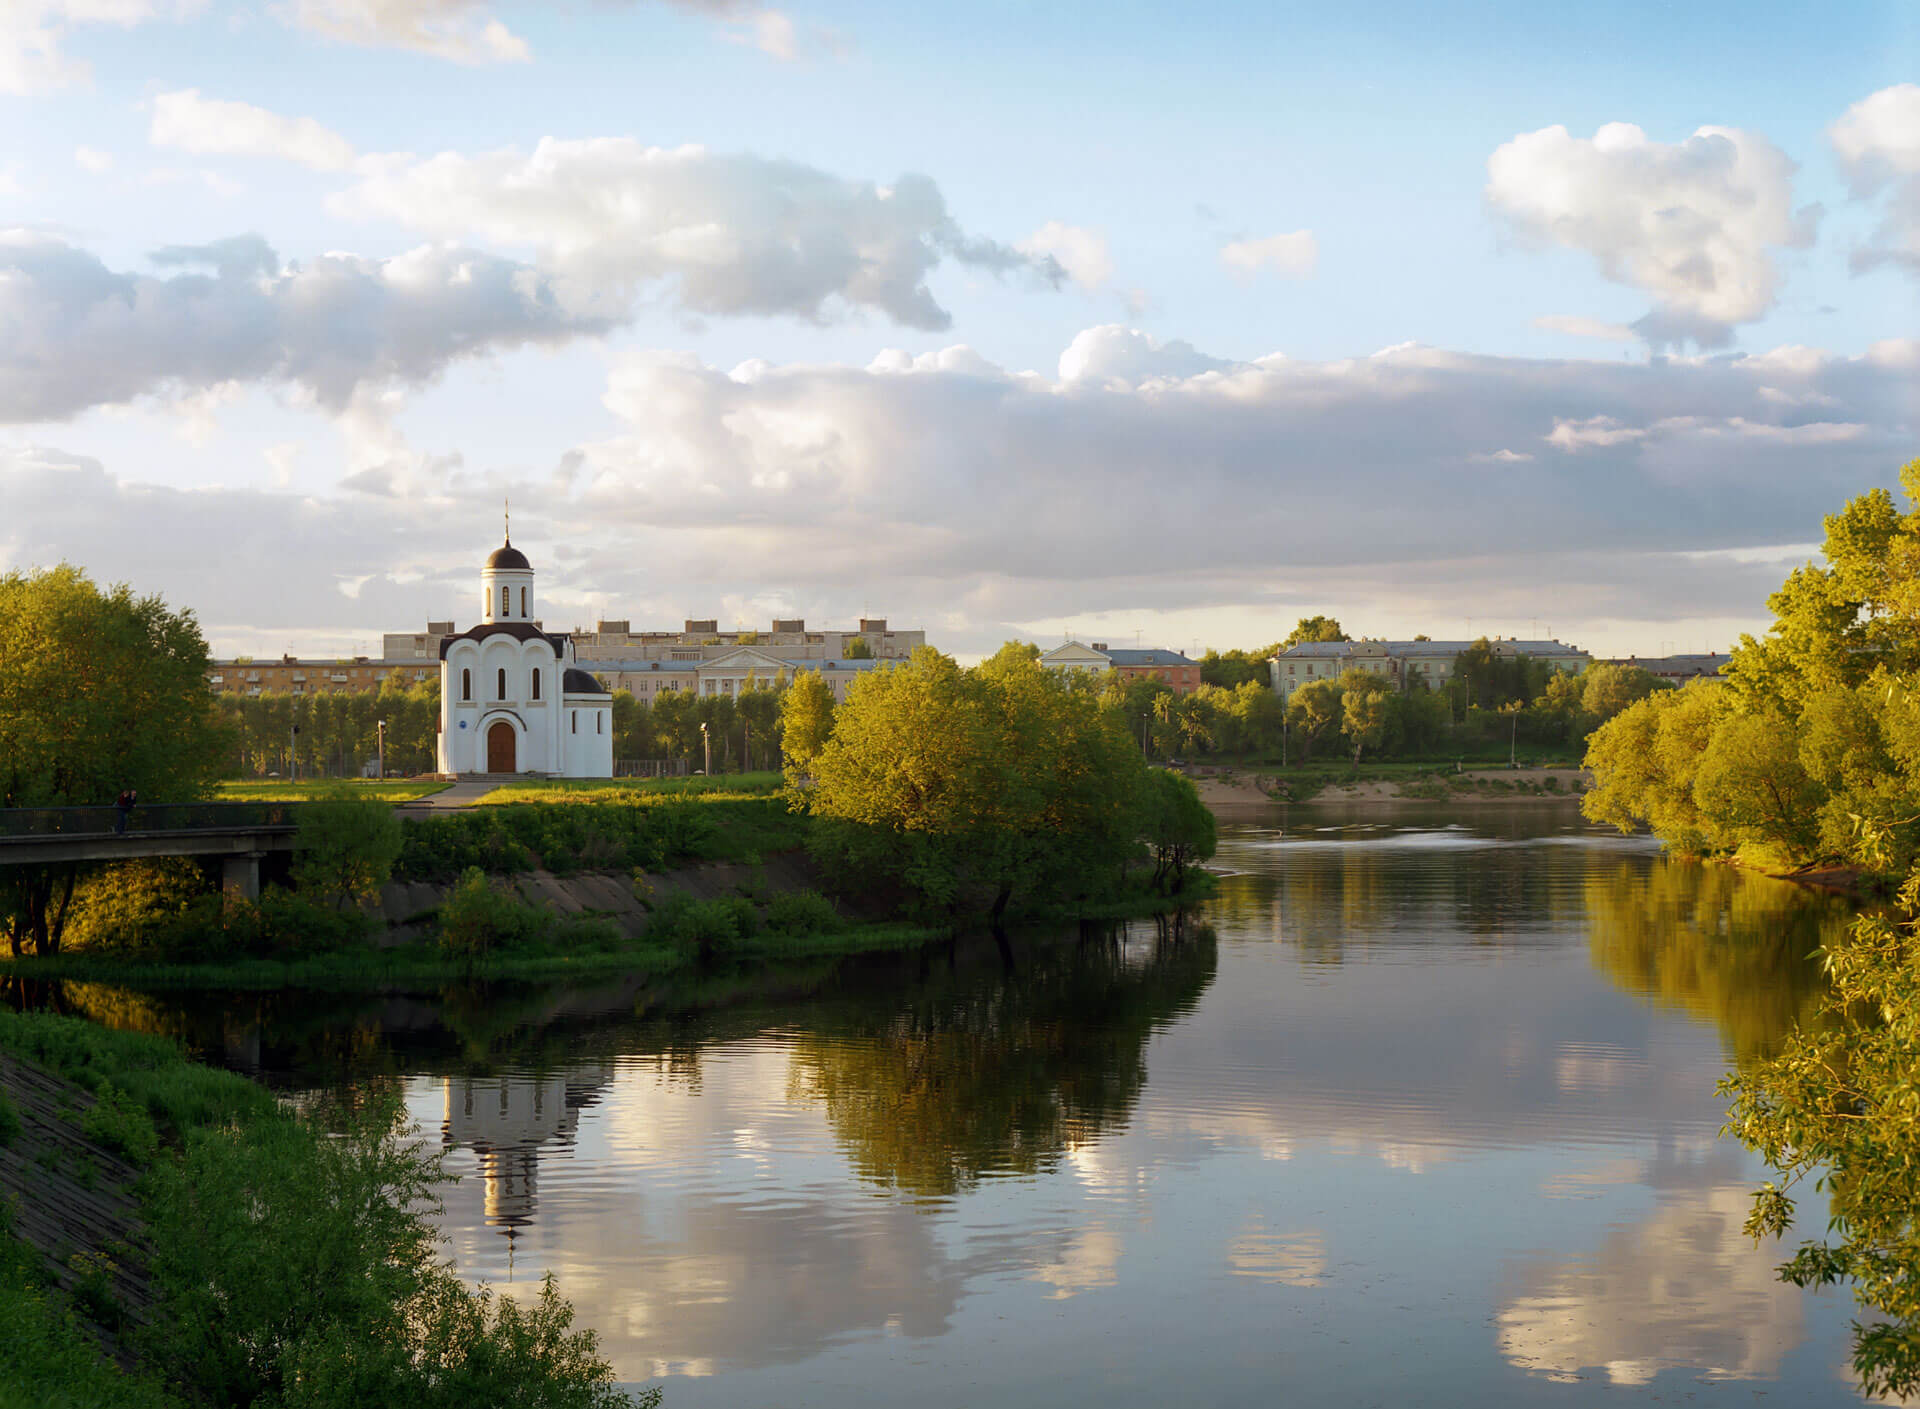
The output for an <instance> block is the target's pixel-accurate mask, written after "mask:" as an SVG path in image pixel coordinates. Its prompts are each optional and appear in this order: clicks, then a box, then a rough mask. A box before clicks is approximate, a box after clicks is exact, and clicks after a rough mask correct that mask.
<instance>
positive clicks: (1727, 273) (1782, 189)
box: [1486, 122, 1820, 347]
mask: <svg viewBox="0 0 1920 1409" xmlns="http://www.w3.org/2000/svg"><path fill="white" fill-rule="evenodd" d="M1794 170H1795V167H1794V163H1793V162H1791V161H1789V160H1788V159H1787V156H1786V154H1785V153H1783V152H1782V151H1781V150H1780V149H1779V148H1778V147H1776V146H1774V145H1773V144H1772V143H1771V142H1769V141H1768V140H1767V139H1766V138H1765V137H1762V136H1760V135H1758V134H1757V133H1752V132H1742V131H1739V130H1738V129H1735V128H1730V127H1702V128H1700V129H1699V130H1698V131H1697V132H1695V133H1694V134H1693V136H1691V137H1689V138H1687V139H1686V140H1685V141H1684V142H1678V143H1665V142H1654V141H1650V140H1649V139H1648V138H1647V135H1646V134H1645V133H1644V132H1642V131H1641V130H1640V129H1639V128H1638V127H1635V126H1633V125H1632V124H1631V123H1624V122H1613V123H1608V124H1606V125H1605V126H1603V127H1601V128H1600V129H1599V130H1598V131H1597V132H1596V133H1595V134H1594V135H1593V137H1591V138H1584V137H1573V136H1571V135H1569V134H1568V132H1567V129H1566V128H1564V127H1558V126H1556V127H1546V128H1542V129H1541V130H1540V131H1538V132H1527V133H1522V134H1521V135H1520V136H1518V137H1515V138H1514V139H1513V140H1512V141H1510V142H1507V143H1506V144H1504V145H1503V146H1501V147H1500V148H1498V149H1497V150H1496V151H1495V152H1494V153H1493V155H1492V156H1491V157H1489V158H1488V159H1487V186H1486V198H1487V202H1488V204H1489V205H1490V206H1491V208H1492V209H1493V210H1494V212H1495V213H1496V214H1498V215H1499V216H1501V217H1502V218H1503V219H1504V220H1505V221H1506V222H1507V223H1508V224H1509V225H1510V226H1511V227H1512V228H1513V229H1514V231H1515V232H1516V233H1518V234H1519V235H1520V236H1521V237H1523V238H1524V239H1526V240H1529V241H1532V242H1535V243H1538V244H1542V245H1549V244H1557V245H1564V246H1566V247H1567V248H1569V249H1577V250H1584V251H1585V252H1586V253H1588V254H1590V255H1592V256H1593V258H1594V260H1595V262H1596V263H1597V264H1598V265H1599V267H1600V272H1601V273H1602V274H1603V275H1604V276H1605V277H1606V278H1608V279H1610V280H1612V281H1614V282H1615V283H1621V284H1627V285H1630V286H1632V287H1634V288H1637V289H1641V290H1643V291H1645V292H1646V293H1648V294H1651V295H1652V296H1653V298H1654V300H1655V305H1654V308H1653V309H1652V311H1650V312H1649V313H1648V314H1647V316H1646V317H1644V318H1642V319H1641V320H1640V321H1639V322H1637V323H1636V324H1635V325H1634V328H1635V330H1636V331H1637V332H1639V333H1640V335H1641V336H1642V337H1644V338H1645V339H1646V340H1647V341H1649V342H1651V343H1655V344H1663V345H1677V344H1680V343H1682V342H1686V341H1692V342H1695V343H1697V344H1699V345H1700V346H1702V347H1715V346H1720V345H1723V344H1725V343H1726V342H1727V341H1729V339H1730V337H1731V329H1732V328H1733V327H1734V326H1735V325H1737V324H1741V323H1750V322H1753V321H1755V320H1756V319H1759V318H1762V317H1764V316H1765V315H1766V313H1767V312H1768V310H1770V309H1771V308H1772V307H1773V304H1774V300H1775V297H1776V294H1777V289H1778V283H1779V273H1778V271H1777V269H1776V268H1775V266H1774V260H1773V251H1774V250H1776V249H1780V248H1783V247H1803V246H1806V245H1808V244H1811V243H1812V240H1813V232H1814V228H1815V226H1816V225H1817V223H1818V220H1819V216H1820V210H1819V207H1817V206H1809V207H1806V208H1803V209H1801V210H1799V211H1797V212H1796V211H1795V210H1794V209H1793V174H1794Z"/></svg>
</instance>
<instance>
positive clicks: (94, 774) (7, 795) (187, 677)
mask: <svg viewBox="0 0 1920 1409" xmlns="http://www.w3.org/2000/svg"><path fill="white" fill-rule="evenodd" d="M231 754H232V749H231V745H230V742H229V739H228V736H227V733H226V730H225V729H224V728H223V727H222V724H221V720H220V717H219V715H218V713H217V712H216V711H215V709H214V704H213V696H212V693H211V691H210V690H209V687H208V685H207V643H206V640H205V638H204V637H202V636H201V634H200V627H199V624H198V623H197V622H196V621H195V620H194V617H193V613H192V612H190V611H182V612H172V611H169V610H168V609H167V606H166V603H164V602H163V601H161V599H160V598H159V597H136V596H134V594H133V591H132V589H131V588H128V587H126V586H124V585H122V586H118V587H114V588H111V589H109V590H108V591H105V592H102V591H101V590H100V589H99V588H98V587H96V586H94V584H93V583H92V581H90V580H89V579H88V578H87V576H86V574H85V573H83V572H81V571H80V570H79V569H78V568H74V567H70V566H67V565H64V564H63V565H62V566H60V567H57V568H50V569H47V570H45V571H35V572H30V573H22V572H12V573H8V574H7V575H6V576H4V577H0V806H6V807H70V806H96V807H97V806H104V805H106V804H108V803H111V802H112V801H113V800H114V798H115V797H116V796H117V795H118V794H119V793H120V792H121V791H122V790H123V789H128V788H131V789H133V790H135V791H136V792H138V793H139V795H140V799H141V801H142V802H190V801H193V800H195V799H198V798H201V797H204V796H206V794H207V792H208V791H209V790H210V789H211V787H212V785H213V782H214V780H215V779H216V778H217V777H218V776H219V774H220V770H221V767H222V764H223V762H224V760H226V759H227V758H229V757H231ZM76 875H77V868H76V867H75V866H74V865H72V864H66V865H57V866H8V867H4V868H0V925H4V927H5V930H6V934H7V939H8V942H9V944H10V945H11V947H12V951H13V953H14V954H16V955H18V954H20V953H22V952H24V951H27V950H31V951H32V952H34V953H36V954H54V953H58V952H59V949H60V941H61V936H62V934H63V933H64V931H65V928H66V919H67V910H68V907H69V905H70V903H71V901H72V898H73V887H74V881H75V877H76Z"/></svg>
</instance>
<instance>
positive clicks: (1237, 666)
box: [1200, 643, 1282, 690]
mask: <svg viewBox="0 0 1920 1409" xmlns="http://www.w3.org/2000/svg"><path fill="white" fill-rule="evenodd" d="M1281 649H1282V646H1281V644H1279V643H1275V644H1274V645H1271V646H1262V647H1260V648H1259V649H1258V650H1252V651H1242V650H1232V651H1226V652H1220V651H1216V650H1214V649H1213V648H1212V647H1208V648H1207V653H1206V654H1205V655H1203V656H1201V657H1200V681H1201V683H1202V684H1205V685H1218V686H1219V687H1220V688H1221V689H1223V690H1233V689H1237V688H1239V687H1240V686H1242V685H1246V684H1250V683H1256V682H1257V683H1259V684H1261V685H1265V684H1267V683H1268V679H1269V672H1268V670H1267V660H1268V659H1269V658H1270V657H1272V656H1275V655H1278V654H1279V653H1280V651H1281Z"/></svg>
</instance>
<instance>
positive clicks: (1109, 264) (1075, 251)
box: [1016, 220, 1113, 291]
mask: <svg viewBox="0 0 1920 1409" xmlns="http://www.w3.org/2000/svg"><path fill="white" fill-rule="evenodd" d="M1016 248H1017V249H1019V250H1020V251H1021V253H1023V254H1030V255H1033V256H1035V257H1036V258H1042V259H1044V258H1052V259H1053V260H1054V261H1055V262H1057V263H1058V264H1059V266H1060V267H1061V268H1062V269H1064V270H1066V272H1067V277H1068V278H1069V279H1071V280H1073V282H1074V283H1076V284H1078V285H1079V286H1080V287H1081V288H1083V289H1087V290H1089V291H1091V290H1095V289H1099V288H1101V287H1103V286H1104V285H1105V284H1106V282H1107V280H1108V279H1110V278H1112V277H1113V256H1112V255H1111V254H1110V253H1109V252H1108V250H1107V237H1106V236H1105V235H1104V234H1103V233H1101V232H1100V231H1098V230H1089V229H1087V228H1086V227H1085V226H1082V225H1066V224H1063V223H1061V222H1060V221H1058V220H1049V221H1048V222H1047V223H1046V224H1045V225H1042V226H1041V227H1040V228H1039V229H1038V230H1035V231H1034V232H1033V233H1032V234H1031V235H1029V236H1027V238H1026V239H1024V240H1022V241H1021V242H1020V243H1019V245H1018V246H1016Z"/></svg>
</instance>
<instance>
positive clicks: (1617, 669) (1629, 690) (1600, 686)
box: [1548, 661, 1667, 727]
mask: <svg viewBox="0 0 1920 1409" xmlns="http://www.w3.org/2000/svg"><path fill="white" fill-rule="evenodd" d="M1576 679H1577V680H1578V681H1579V682H1580V709H1581V712H1582V713H1584V714H1585V715H1586V716H1587V717H1588V718H1589V719H1590V720H1591V721H1592V724H1591V725H1590V726H1589V727H1598V726H1599V725H1602V724H1605V723H1606V722H1607V721H1608V720H1609V719H1611V718H1613V717H1614V715H1616V714H1618V713H1619V712H1620V711H1621V710H1623V709H1625V708H1626V707H1627V706H1628V705H1630V704H1632V703H1633V702H1634V701H1635V700H1644V699H1645V698H1646V697H1647V696H1648V695H1651V694H1652V693H1653V692H1654V691H1655V690H1664V689H1666V688H1667V685H1666V683H1665V682H1664V681H1662V680H1661V679H1660V678H1659V677H1658V676H1656V675H1654V674H1653V673H1652V672H1651V671H1648V670H1643V669H1641V667H1639V666H1637V665H1614V664H1611V663H1610V662H1607V661H1601V662H1600V663H1599V664H1598V665H1591V666H1588V667H1587V668H1586V669H1585V670H1584V671H1582V672H1581V673H1580V674H1579V675H1578V676H1568V675H1564V674H1561V673H1559V672H1555V678H1554V680H1553V681H1550V682H1549V685H1548V688H1549V689H1553V688H1554V686H1555V685H1558V684H1559V682H1560V681H1563V680H1567V681H1571V680H1576ZM1560 688H1561V689H1563V690H1564V689H1565V688H1566V687H1565V686H1561V687H1560Z"/></svg>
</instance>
